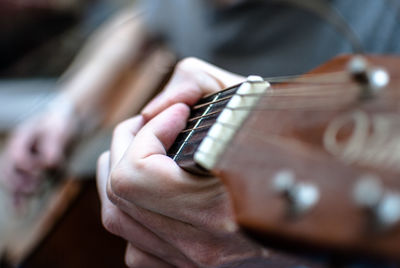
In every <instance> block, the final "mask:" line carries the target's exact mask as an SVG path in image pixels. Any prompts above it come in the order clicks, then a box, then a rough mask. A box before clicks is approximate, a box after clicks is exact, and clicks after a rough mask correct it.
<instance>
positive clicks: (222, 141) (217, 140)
mask: <svg viewBox="0 0 400 268" xmlns="http://www.w3.org/2000/svg"><path fill="white" fill-rule="evenodd" d="M206 137H207V138H209V139H212V140H214V141H216V142H217V143H221V144H225V143H226V141H225V140H223V139H218V138H215V137H211V136H206ZM196 143H199V142H183V143H182V144H181V145H183V144H185V145H193V144H196ZM177 155H178V154H168V156H170V157H171V156H177ZM179 155H181V156H185V155H192V154H179Z"/></svg>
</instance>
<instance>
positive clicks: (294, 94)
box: [178, 56, 400, 259]
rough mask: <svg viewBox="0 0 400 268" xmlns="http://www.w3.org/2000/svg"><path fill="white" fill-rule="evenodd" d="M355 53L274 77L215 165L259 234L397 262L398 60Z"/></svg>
mask: <svg viewBox="0 0 400 268" xmlns="http://www.w3.org/2000/svg"><path fill="white" fill-rule="evenodd" d="M352 58H353V57H352V56H342V57H339V58H336V59H334V60H332V61H330V62H328V63H327V64H325V65H323V66H321V67H320V68H318V69H316V70H314V71H313V72H311V73H310V74H307V75H305V76H302V77H299V78H295V79H291V80H287V81H284V82H283V83H273V82H270V87H269V88H267V90H266V92H265V93H263V94H262V96H260V98H259V100H258V102H257V104H256V105H255V106H254V107H253V108H252V109H251V111H250V113H249V114H248V116H247V118H246V120H244V121H243V123H242V124H241V126H240V127H239V128H238V129H237V130H236V131H235V133H234V135H233V137H232V139H231V140H230V141H229V145H228V146H224V148H223V150H222V153H221V154H220V155H219V156H218V159H217V160H216V162H215V164H212V165H211V172H212V173H213V174H214V175H216V176H218V177H219V178H221V180H222V181H223V182H224V183H225V185H226V187H227V189H228V191H229V192H230V194H231V199H232V203H233V206H234V211H235V214H236V218H237V222H238V224H239V225H240V226H241V227H242V228H244V229H245V230H249V231H250V232H251V233H253V234H256V235H255V237H256V238H257V239H259V240H260V241H263V242H267V243H268V241H270V239H271V238H274V239H279V240H284V241H288V242H289V243H290V244H292V245H296V246H297V247H303V245H308V246H314V247H318V248H325V249H328V250H330V251H332V250H336V252H342V253H343V252H344V253H354V252H362V253H364V254H365V253H368V254H370V253H372V254H375V255H378V256H384V257H388V258H390V259H400V224H399V222H400V180H399V174H400V105H399V104H400V70H399V67H400V58H394V57H383V56H367V57H364V58H363V59H362V60H361V67H360V62H357V60H358V61H359V60H360V59H359V58H358V59H355V61H356V62H352V61H351V59H352ZM365 60H366V61H365ZM349 64H352V67H349ZM359 67H360V68H361V69H363V70H361V69H360V70H358V69H357V68H359ZM349 68H350V69H351V68H352V69H351V70H349ZM389 77H390V78H389ZM371 78H373V79H377V80H376V81H375V82H376V83H378V84H376V85H375V84H374V81H372V82H371V81H370V80H368V79H371ZM371 83H372V84H371ZM241 97H246V96H245V95H241ZM217 121H218V120H217ZM208 147H210V146H208ZM211 147H212V146H211ZM197 148H200V149H196V150H202V148H205V147H201V145H200V146H199V147H197ZM192 150H194V149H192ZM211 150H212V149H211ZM218 150H219V149H218ZM194 151H195V150H194ZM203 152H204V150H203ZM195 159H196V157H195ZM195 161H196V160H195ZM198 162H199V161H198ZM200 162H201V161H200ZM178 163H179V161H178ZM200 164H201V165H203V166H204V164H202V163H200ZM206 166H207V165H206ZM189 169H190V168H189Z"/></svg>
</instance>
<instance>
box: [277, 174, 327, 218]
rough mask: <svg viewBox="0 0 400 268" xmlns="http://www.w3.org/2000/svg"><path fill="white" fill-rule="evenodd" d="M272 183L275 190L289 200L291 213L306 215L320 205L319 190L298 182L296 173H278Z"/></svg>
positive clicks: (312, 185) (313, 186)
mask: <svg viewBox="0 0 400 268" xmlns="http://www.w3.org/2000/svg"><path fill="white" fill-rule="evenodd" d="M272 183H273V189H274V190H275V191H276V192H277V193H280V194H282V195H284V196H285V198H286V199H287V200H288V202H289V204H290V211H291V212H294V213H296V214H299V213H300V214H301V213H305V212H307V211H309V210H310V209H311V208H313V207H314V206H315V205H316V204H317V203H318V200H319V190H318V188H317V187H316V186H315V185H314V184H311V183H308V182H299V181H296V179H295V175H294V173H293V172H292V171H290V170H282V171H279V172H277V173H276V174H275V175H274V177H273V180H272Z"/></svg>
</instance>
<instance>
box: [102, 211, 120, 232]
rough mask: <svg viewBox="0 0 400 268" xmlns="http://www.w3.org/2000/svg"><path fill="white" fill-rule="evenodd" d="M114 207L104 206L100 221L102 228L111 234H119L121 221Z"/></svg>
mask: <svg viewBox="0 0 400 268" xmlns="http://www.w3.org/2000/svg"><path fill="white" fill-rule="evenodd" d="M119 219H120V217H119V215H118V213H117V211H116V208H112V207H109V208H105V209H103V210H102V213H101V222H102V224H103V226H104V228H105V229H106V230H107V231H109V232H110V233H112V234H115V235H118V236H121V234H122V233H121V226H120V223H121V221H120V220H119Z"/></svg>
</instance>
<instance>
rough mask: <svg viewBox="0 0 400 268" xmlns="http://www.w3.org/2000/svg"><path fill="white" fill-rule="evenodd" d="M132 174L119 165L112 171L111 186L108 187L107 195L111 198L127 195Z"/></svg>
mask: <svg viewBox="0 0 400 268" xmlns="http://www.w3.org/2000/svg"><path fill="white" fill-rule="evenodd" d="M129 181H130V174H129V173H128V171H127V170H126V169H125V168H122V167H121V165H117V166H116V167H115V168H114V169H113V170H112V171H111V173H110V185H109V186H110V187H107V195H108V197H109V198H110V200H113V199H115V197H119V196H125V194H126V192H127V190H128V187H130V183H129Z"/></svg>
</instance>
